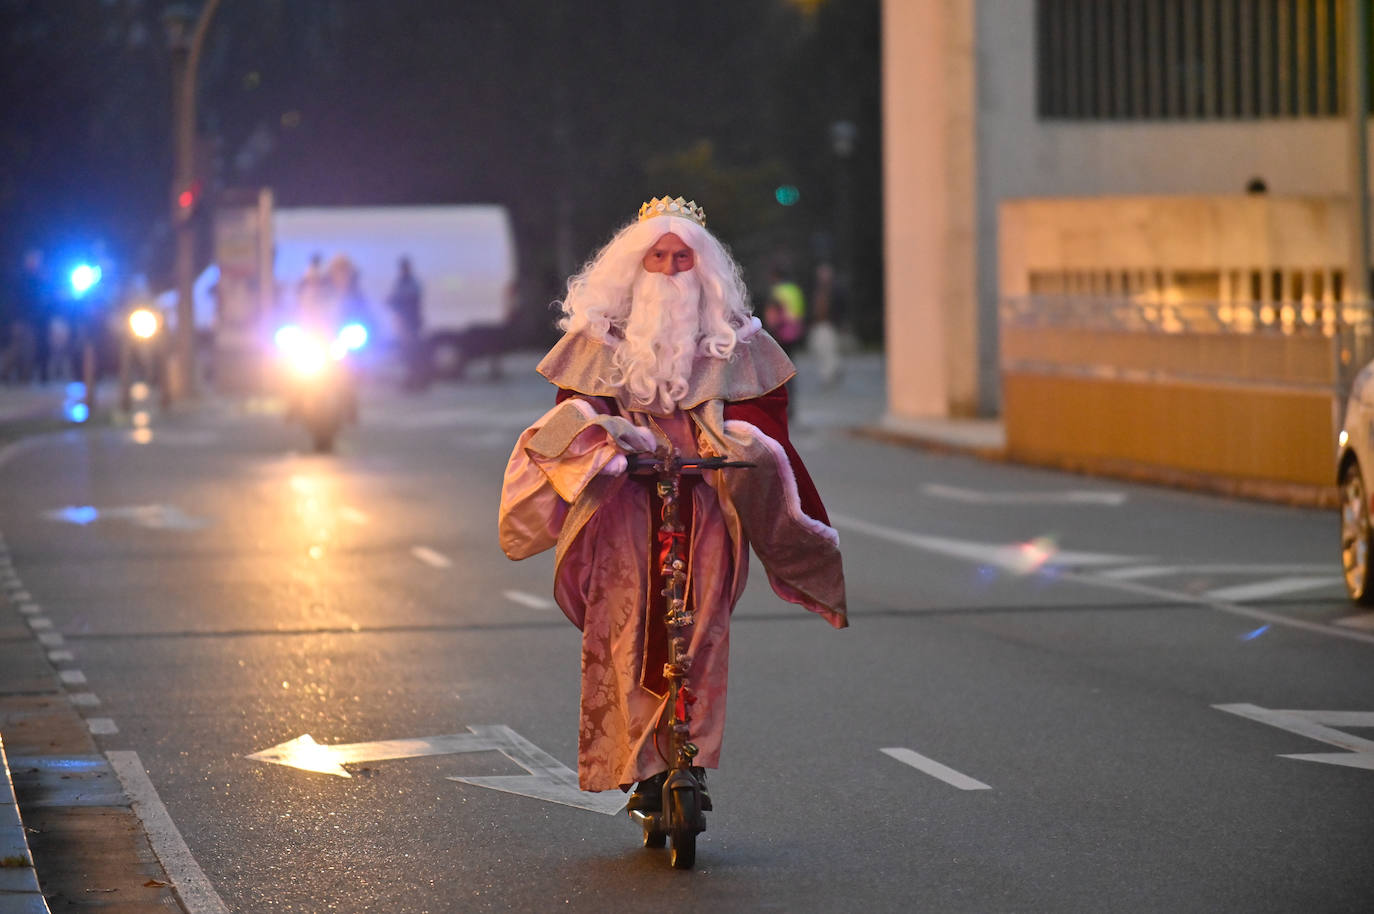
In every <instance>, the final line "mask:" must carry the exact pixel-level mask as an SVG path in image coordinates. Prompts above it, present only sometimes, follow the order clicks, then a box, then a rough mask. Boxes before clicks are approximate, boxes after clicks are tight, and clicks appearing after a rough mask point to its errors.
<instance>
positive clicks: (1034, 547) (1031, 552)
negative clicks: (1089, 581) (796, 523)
mask: <svg viewBox="0 0 1374 914" xmlns="http://www.w3.org/2000/svg"><path fill="white" fill-rule="evenodd" d="M830 521H831V523H833V524H834V525H835V526H836V527H841V528H846V529H849V530H854V531H857V532H859V533H866V534H868V535H869V536H872V537H876V538H878V539H883V540H887V541H888V542H892V543H897V544H899V545H902V546H913V547H915V548H917V549H921V550H923V551H925V552H934V553H936V554H937V555H947V556H950V557H951V558H956V559H965V560H968V561H973V562H978V563H979V564H981V565H992V566H994V567H997V568H1003V569H1006V570H1007V571H1013V572H1016V573H1019V574H1024V573H1026V572H1028V571H1034V570H1036V569H1037V568H1040V567H1042V566H1045V565H1053V566H1055V567H1060V568H1081V567H1084V566H1090V565H1123V564H1126V563H1128V562H1139V561H1140V558H1141V557H1139V556H1130V555H1113V554H1111V553H1105V552H1069V551H1068V550H1061V549H1058V548H1057V547H1055V545H1054V543H1053V542H1051V541H1049V540H1033V541H1031V542H1029V543H1009V544H1005V545H997V544H993V543H978V542H973V541H971V540H956V539H949V538H947V537H943V536H929V535H927V534H923V533H909V532H907V531H906V530H895V529H893V528H892V527H883V526H880V525H878V524H870V523H869V522H868V521H864V520H859V519H858V518H856V517H845V516H843V515H835V514H832V515H831V516H830Z"/></svg>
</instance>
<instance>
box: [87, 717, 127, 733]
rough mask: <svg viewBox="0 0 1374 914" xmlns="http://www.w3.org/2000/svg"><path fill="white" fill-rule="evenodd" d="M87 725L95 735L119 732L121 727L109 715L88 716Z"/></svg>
mask: <svg viewBox="0 0 1374 914" xmlns="http://www.w3.org/2000/svg"><path fill="white" fill-rule="evenodd" d="M86 726H87V727H88V728H89V729H90V731H91V733H92V734H93V735H95V736H110V735H112V734H115V733H118V732H119V727H118V726H116V725H115V722H114V719H113V718H109V717H88V718H86Z"/></svg>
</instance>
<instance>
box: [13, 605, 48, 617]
mask: <svg viewBox="0 0 1374 914" xmlns="http://www.w3.org/2000/svg"><path fill="white" fill-rule="evenodd" d="M19 611H20V612H21V613H23V614H24V615H26V616H36V615H38V614H39V613H41V612H42V611H43V610H42V609H41V608H39V606H38V604H37V603H20V604H19Z"/></svg>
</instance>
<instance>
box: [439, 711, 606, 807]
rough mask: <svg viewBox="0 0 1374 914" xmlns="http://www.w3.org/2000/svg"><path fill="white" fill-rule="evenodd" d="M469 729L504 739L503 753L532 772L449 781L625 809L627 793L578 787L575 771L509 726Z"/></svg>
mask: <svg viewBox="0 0 1374 914" xmlns="http://www.w3.org/2000/svg"><path fill="white" fill-rule="evenodd" d="M468 729H469V730H471V731H472V732H474V733H477V734H481V735H484V736H487V737H489V738H491V739H494V740H497V739H499V740H501V741H502V745H501V746H500V747H499V749H500V752H501V754H502V755H504V756H505V757H506V758H508V759H510V760H511V761H512V762H515V764H517V765H519V766H520V767H521V768H524V769H525V770H526V771H528V772H529V774H528V775H515V776H506V777H485V778H457V777H452V778H449V780H450V781H461V782H462V783H464V784H472V785H474V786H476V787H490V788H491V789H493V790H502V791H505V792H506V793H514V794H519V795H520V796H524V797H533V798H534V799H536V800H546V801H548V802H550V803H561V804H562V805H564V806H575V807H577V808H578V809H586V810H590V811H591V812H599V813H601V814H602V815H607V816H613V815H615V814H616V813H618V812H620V810H622V809H624V808H625V795H624V794H622V793H618V792H616V791H607V792H605V793H584V792H583V791H582V790H580V789H579V788H578V786H577V774H576V773H575V772H573V771H571V770H569V769H568V768H567V767H565V766H564V765H563V764H562V763H561V762H559V761H558V759H556V758H554V757H553V756H551V755H549V754H548V753H547V752H545V751H544V750H543V749H540V748H539V747H538V746H536V745H534V743H531V742H530V741H529V740H527V739H525V738H524V737H523V736H521V735H520V734H519V733H516V732H515V731H514V730H512V729H511V728H510V727H504V726H501V725H499V724H498V725H495V726H485V727H468Z"/></svg>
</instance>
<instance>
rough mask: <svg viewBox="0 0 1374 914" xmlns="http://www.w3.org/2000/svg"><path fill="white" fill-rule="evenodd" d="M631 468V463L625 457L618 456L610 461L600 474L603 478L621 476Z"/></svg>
mask: <svg viewBox="0 0 1374 914" xmlns="http://www.w3.org/2000/svg"><path fill="white" fill-rule="evenodd" d="M629 468H630V462H629V461H628V460H626V459H625V455H624V454H616V455H615V456H614V457H612V458H611V459H610V460H608V461H606V465H605V466H604V467H602V468H601V470H600V471H599V472H600V475H602V476H619V475H620V474H621V473H624V472H625V471H626V470H628V469H629Z"/></svg>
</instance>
